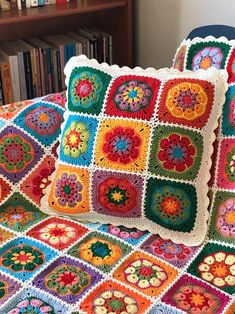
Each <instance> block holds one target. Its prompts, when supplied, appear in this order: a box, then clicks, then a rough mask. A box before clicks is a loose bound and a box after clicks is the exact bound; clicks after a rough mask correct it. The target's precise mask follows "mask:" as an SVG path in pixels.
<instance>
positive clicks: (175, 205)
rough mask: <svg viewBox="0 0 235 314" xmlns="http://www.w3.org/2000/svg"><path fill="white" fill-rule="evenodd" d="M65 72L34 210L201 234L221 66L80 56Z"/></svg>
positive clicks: (221, 91) (185, 235)
mask: <svg viewBox="0 0 235 314" xmlns="http://www.w3.org/2000/svg"><path fill="white" fill-rule="evenodd" d="M65 73H66V84H67V97H68V100H67V103H66V106H67V109H68V110H67V111H66V112H65V114H64V122H63V124H62V133H61V136H60V145H59V148H58V150H57V152H58V155H59V156H58V160H57V162H56V165H55V166H56V171H55V172H54V173H53V174H52V176H51V180H52V183H51V184H50V185H47V186H45V190H46V195H45V196H44V197H43V198H42V201H41V210H42V211H44V212H45V213H47V214H56V215H66V216H69V217H73V218H75V219H78V220H80V221H90V222H99V223H102V224H111V225H113V226H124V227H125V228H129V229H132V228H136V229H138V230H140V231H145V230H148V231H150V232H152V233H158V234H160V235H161V236H162V237H163V238H167V239H171V240H174V241H175V242H176V243H184V244H185V245H190V246H195V245H198V244H200V243H201V242H202V241H203V240H204V238H205V234H206V230H207V219H208V211H207V205H208V203H209V201H208V197H207V191H208V187H207V182H208V180H209V177H210V176H209V169H210V166H211V160H210V158H211V154H212V152H213V147H212V143H213V140H214V137H215V136H214V134H213V132H214V130H215V128H216V126H217V119H218V118H219V116H220V114H221V111H222V103H223V102H224V100H225V92H226V88H227V84H226V79H227V77H226V72H225V71H222V70H221V71H218V70H216V69H210V70H209V71H204V70H202V71H200V72H198V73H193V72H191V71H186V72H184V73H181V72H179V71H177V70H174V69H161V70H158V71H157V70H154V69H147V70H143V69H141V68H135V69H133V70H131V69H129V68H127V67H124V68H119V67H118V66H111V67H110V66H108V65H107V64H99V63H98V62H97V61H96V60H89V59H87V58H86V57H85V56H79V57H74V58H72V59H70V61H69V62H68V64H67V65H66V67H65ZM104 231H105V232H106V230H104ZM124 232H125V231H124ZM127 233H128V231H127ZM89 241H93V240H92V239H91V240H89ZM97 241H98V240H97ZM89 243H90V242H89ZM106 244H107V245H108V246H109V245H110V244H108V243H106ZM117 252H118V251H117ZM89 254H90V253H89ZM87 256H88V255H87ZM91 256H92V255H91V254H90V255H89V258H91ZM117 256H118V253H117ZM83 258H84V257H83ZM86 258H88V257H86Z"/></svg>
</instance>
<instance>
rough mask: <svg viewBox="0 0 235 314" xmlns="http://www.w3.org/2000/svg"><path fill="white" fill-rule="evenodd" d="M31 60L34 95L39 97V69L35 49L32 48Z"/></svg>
mask: <svg viewBox="0 0 235 314" xmlns="http://www.w3.org/2000/svg"><path fill="white" fill-rule="evenodd" d="M30 61H31V71H32V84H33V97H37V69H36V61H35V51H34V49H30Z"/></svg>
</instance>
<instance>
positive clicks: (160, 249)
mask: <svg viewBox="0 0 235 314" xmlns="http://www.w3.org/2000/svg"><path fill="white" fill-rule="evenodd" d="M151 247H152V251H153V253H155V254H157V255H158V256H162V257H164V258H165V259H166V260H174V259H178V260H184V259H185V258H186V257H187V256H188V255H189V254H191V249H190V247H187V246H185V245H184V244H178V243H175V242H172V241H171V240H164V239H162V238H161V237H158V238H157V239H156V240H155V241H153V242H152V243H151Z"/></svg>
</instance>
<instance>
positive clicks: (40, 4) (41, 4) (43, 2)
mask: <svg viewBox="0 0 235 314" xmlns="http://www.w3.org/2000/svg"><path fill="white" fill-rule="evenodd" d="M45 4H46V3H45V0H38V6H43V5H45Z"/></svg>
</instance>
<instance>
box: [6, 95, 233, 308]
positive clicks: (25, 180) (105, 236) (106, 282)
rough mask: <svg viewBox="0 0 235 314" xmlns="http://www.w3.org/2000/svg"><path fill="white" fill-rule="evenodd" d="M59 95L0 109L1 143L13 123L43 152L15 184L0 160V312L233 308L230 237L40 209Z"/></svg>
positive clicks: (50, 162) (60, 104) (55, 130)
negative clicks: (196, 236)
mask: <svg viewBox="0 0 235 314" xmlns="http://www.w3.org/2000/svg"><path fill="white" fill-rule="evenodd" d="M64 102H65V98H64V96H63V95H61V94H54V95H49V96H46V97H43V98H38V99H35V100H30V101H25V102H21V103H17V104H11V105H9V106H4V107H0V131H1V135H0V143H2V142H3V140H2V139H4V138H5V135H6V134H8V136H9V137H11V136H12V134H13V133H12V132H11V128H10V127H14V130H15V131H16V130H17V134H18V135H20V136H22V135H28V139H29V142H30V143H31V145H32V147H34V143H35V142H37V144H38V146H39V147H40V149H41V150H42V152H43V153H42V155H41V156H40V158H38V159H37V160H36V161H35V160H34V159H33V162H32V164H31V169H30V170H29V171H26V173H25V174H24V175H22V176H20V175H18V176H17V178H18V180H17V181H16V180H14V181H12V179H11V178H9V176H7V175H5V174H4V173H3V172H2V168H3V166H0V179H1V181H0V186H1V193H0V313H1V314H16V313H17V314H23V313H24V314H26V313H28V314H29V313H31V314H33V313H37V314H39V313H40V314H103V313H106V314H111V313H112V314H182V313H187V314H188V313H189V314H195V313H213V314H215V313H216V314H234V313H235V302H234V298H233V295H234V293H235V285H234V280H235V274H234V267H235V244H234V242H231V243H230V244H229V246H228V245H227V244H226V242H225V241H226V239H225V240H224V239H221V242H220V243H219V245H218V243H215V241H214V240H213V239H211V233H209V235H208V237H209V239H208V241H207V242H206V243H203V244H202V245H201V246H193V247H192V246H191V247H189V246H185V245H183V244H177V243H175V242H173V241H170V240H164V239H163V238H161V237H160V236H158V235H153V234H151V233H149V232H147V231H145V232H144V231H140V230H138V229H136V228H126V227H124V226H114V225H112V224H98V223H97V224H91V223H84V222H77V221H74V220H72V219H65V218H60V217H52V216H48V215H45V214H43V213H42V212H40V211H39V202H40V198H41V196H42V195H43V193H44V192H45V191H44V189H45V186H46V185H47V184H48V183H49V181H50V174H51V172H52V171H53V169H54V168H53V167H54V161H55V159H56V158H57V156H56V151H55V147H56V146H57V142H58V135H59V134H58V133H59V128H57V127H53V125H55V126H56V125H57V120H58V119H60V118H59V117H61V118H62V112H63V110H64V109H63V108H64ZM36 108H37V110H36V111H35V109H36ZM52 108H53V109H54V110H51V109H52ZM29 112H33V113H34V114H33V116H32V115H30V114H28V113H29ZM56 113H57V114H56ZM55 117H56V119H55ZM32 118H33V119H34V123H33V124H31V123H30V120H31V119H32ZM19 122H20V124H19ZM29 125H31V127H29ZM33 129H34V131H33ZM43 129H44V130H45V132H43V133H44V137H42V135H41V137H39V136H38V138H37V137H36V133H37V132H40V133H41V132H42V130H43ZM35 130H37V132H35ZM3 131H4V132H3ZM46 134H47V140H46V142H45V141H40V140H41V139H43V138H44V139H45V135H46ZM14 137H15V136H12V137H11V138H12V142H11V141H9V139H8V141H7V142H8V143H9V142H11V143H12V146H9V145H8V147H7V151H8V152H11V154H10V155H11V156H12V157H11V158H13V156H14V158H15V160H16V158H17V160H18V161H20V160H22V159H23V158H22V157H23V156H22V153H21V154H19V156H18V154H17V152H19V151H21V152H22V151H24V149H25V148H27V147H28V146H27V145H23V146H17V145H19V143H20V142H19V140H18V141H17V143H18V144H17V145H15V144H14V143H15V142H14V140H16V139H15V138H14ZM1 147H2V146H1ZM16 148H17V149H16ZM14 151H15V152H16V153H15V154H14ZM5 152H6V151H5ZM8 155H9V153H8ZM5 156H6V155H5ZM1 165H2V164H1ZM8 168H9V167H8ZM11 171H13V170H11V169H9V170H8V172H9V173H10V172H11ZM14 172H15V173H17V172H19V173H21V172H22V169H20V168H18V169H16V168H14ZM212 236H213V234H212ZM208 273H209V274H210V276H209V275H208Z"/></svg>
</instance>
